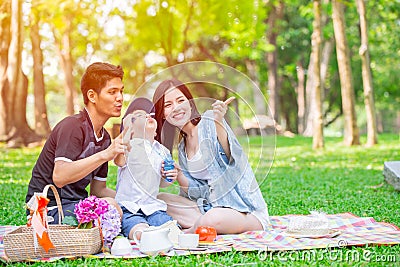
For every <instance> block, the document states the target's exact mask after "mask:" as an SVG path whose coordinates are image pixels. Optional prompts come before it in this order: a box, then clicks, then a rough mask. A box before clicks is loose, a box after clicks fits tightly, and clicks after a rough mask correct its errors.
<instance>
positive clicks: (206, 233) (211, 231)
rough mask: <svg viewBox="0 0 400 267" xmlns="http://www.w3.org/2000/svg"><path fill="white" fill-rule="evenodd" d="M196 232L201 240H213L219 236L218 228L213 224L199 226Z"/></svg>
mask: <svg viewBox="0 0 400 267" xmlns="http://www.w3.org/2000/svg"><path fill="white" fill-rule="evenodd" d="M195 233H196V234H198V235H199V241H208V242H212V241H214V240H215V238H216V237H217V230H216V229H215V228H214V227H211V226H199V227H197V229H196V232H195Z"/></svg>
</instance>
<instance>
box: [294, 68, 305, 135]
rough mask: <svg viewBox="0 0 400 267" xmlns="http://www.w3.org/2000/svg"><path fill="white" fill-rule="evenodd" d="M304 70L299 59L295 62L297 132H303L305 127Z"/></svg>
mask: <svg viewBox="0 0 400 267" xmlns="http://www.w3.org/2000/svg"><path fill="white" fill-rule="evenodd" d="M304 77H305V71H304V68H303V64H302V63H301V61H299V62H298V63H297V81H298V83H297V86H296V93H297V132H298V133H299V134H303V132H304V128H305V121H304V114H305V109H306V103H305V100H306V99H305V88H304Z"/></svg>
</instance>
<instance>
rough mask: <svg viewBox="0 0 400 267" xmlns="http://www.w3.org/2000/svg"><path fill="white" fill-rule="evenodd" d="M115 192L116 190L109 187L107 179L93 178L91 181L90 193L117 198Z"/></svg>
mask: <svg viewBox="0 0 400 267" xmlns="http://www.w3.org/2000/svg"><path fill="white" fill-rule="evenodd" d="M115 194H116V193H115V190H112V189H110V188H107V185H106V181H100V180H96V179H93V180H92V182H91V183H90V195H94V196H96V197H112V198H115Z"/></svg>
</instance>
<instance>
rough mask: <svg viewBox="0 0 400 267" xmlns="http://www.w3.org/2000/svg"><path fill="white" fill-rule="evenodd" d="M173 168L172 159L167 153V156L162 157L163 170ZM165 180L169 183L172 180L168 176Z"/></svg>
mask: <svg viewBox="0 0 400 267" xmlns="http://www.w3.org/2000/svg"><path fill="white" fill-rule="evenodd" d="M173 169H175V166H174V160H173V159H172V157H171V155H167V157H166V158H165V159H164V171H170V170H173ZM165 181H167V182H168V183H171V182H172V181H173V180H172V179H170V178H168V176H167V177H166V178H165Z"/></svg>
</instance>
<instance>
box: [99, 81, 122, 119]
mask: <svg viewBox="0 0 400 267" xmlns="http://www.w3.org/2000/svg"><path fill="white" fill-rule="evenodd" d="M123 91H124V84H123V83H122V80H121V79H120V78H113V79H111V80H109V81H108V82H107V84H106V86H104V87H103V88H102V89H101V91H100V94H99V95H98V97H97V101H96V109H97V111H98V112H99V113H100V114H101V115H103V116H106V117H108V118H110V117H119V116H121V109H122V101H123V96H122V93H123Z"/></svg>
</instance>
